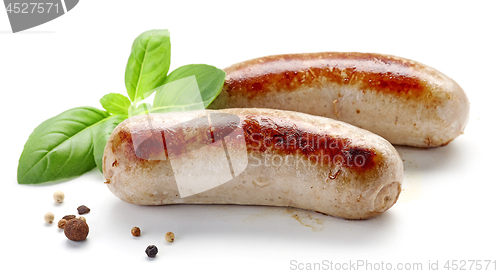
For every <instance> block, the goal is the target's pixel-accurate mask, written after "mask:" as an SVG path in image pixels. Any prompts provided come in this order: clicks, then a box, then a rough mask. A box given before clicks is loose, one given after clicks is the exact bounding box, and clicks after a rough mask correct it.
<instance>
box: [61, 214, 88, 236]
mask: <svg viewBox="0 0 500 274" xmlns="http://www.w3.org/2000/svg"><path fill="white" fill-rule="evenodd" d="M88 234H89V226H88V225H87V223H86V222H84V221H82V220H80V219H76V218H75V219H71V220H69V221H68V222H67V223H66V225H65V226H64V235H66V237H67V238H68V239H70V240H72V241H82V240H85V239H86V238H87V235H88Z"/></svg>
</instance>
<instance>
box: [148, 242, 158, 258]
mask: <svg viewBox="0 0 500 274" xmlns="http://www.w3.org/2000/svg"><path fill="white" fill-rule="evenodd" d="M156 254H158V248H157V247H156V246H155V245H150V246H148V247H147V248H146V255H148V257H149V258H154V257H156Z"/></svg>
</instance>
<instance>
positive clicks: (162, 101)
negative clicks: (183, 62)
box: [151, 75, 204, 112]
mask: <svg viewBox="0 0 500 274" xmlns="http://www.w3.org/2000/svg"><path fill="white" fill-rule="evenodd" d="M197 109H204V104H203V101H202V99H201V96H200V90H199V89H198V84H197V83H196V77H195V76H194V75H192V76H188V77H185V78H182V79H179V80H176V81H173V82H170V83H168V84H166V85H163V86H161V87H159V88H157V90H156V94H155V98H154V101H153V109H152V111H151V112H171V111H187V110H197Z"/></svg>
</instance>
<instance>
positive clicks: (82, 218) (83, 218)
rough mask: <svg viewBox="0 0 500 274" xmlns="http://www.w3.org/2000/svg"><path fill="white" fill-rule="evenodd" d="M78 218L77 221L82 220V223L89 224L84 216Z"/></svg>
mask: <svg viewBox="0 0 500 274" xmlns="http://www.w3.org/2000/svg"><path fill="white" fill-rule="evenodd" d="M76 218H77V219H80V220H82V221H84V222H87V219H85V217H83V216H78V217H76Z"/></svg>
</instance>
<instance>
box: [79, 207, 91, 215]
mask: <svg viewBox="0 0 500 274" xmlns="http://www.w3.org/2000/svg"><path fill="white" fill-rule="evenodd" d="M77 210H78V214H80V215H82V214H87V213H89V212H90V208H88V207H86V206H84V205H81V206H79V207H78V208H77Z"/></svg>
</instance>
